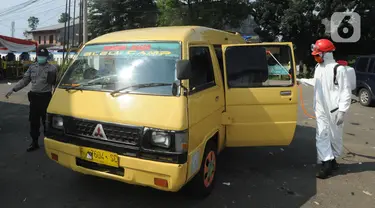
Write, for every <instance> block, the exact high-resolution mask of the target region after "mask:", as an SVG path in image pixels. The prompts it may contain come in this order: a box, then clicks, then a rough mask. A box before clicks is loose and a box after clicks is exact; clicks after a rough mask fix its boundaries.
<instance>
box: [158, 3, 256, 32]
mask: <svg viewBox="0 0 375 208" xmlns="http://www.w3.org/2000/svg"><path fill="white" fill-rule="evenodd" d="M157 6H158V9H159V17H158V23H159V24H161V25H181V24H184V25H200V26H206V27H212V28H217V29H224V28H225V27H226V26H230V27H239V26H240V23H241V22H242V21H243V20H245V19H246V18H247V17H248V13H249V10H248V9H249V7H248V6H249V4H248V1H246V0H231V1H228V0H204V1H202V0H159V1H158V4H157Z"/></svg>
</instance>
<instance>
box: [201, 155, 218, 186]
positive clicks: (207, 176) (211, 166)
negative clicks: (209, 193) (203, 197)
mask: <svg viewBox="0 0 375 208" xmlns="http://www.w3.org/2000/svg"><path fill="white" fill-rule="evenodd" d="M215 169H216V157H215V153H214V152H213V151H211V152H210V153H208V155H207V157H206V161H205V163H204V185H205V186H206V187H209V186H210V185H211V183H212V181H213V179H214V177H215Z"/></svg>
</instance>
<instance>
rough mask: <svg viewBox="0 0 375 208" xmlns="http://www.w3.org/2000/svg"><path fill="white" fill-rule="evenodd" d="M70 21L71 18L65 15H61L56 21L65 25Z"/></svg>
mask: <svg viewBox="0 0 375 208" xmlns="http://www.w3.org/2000/svg"><path fill="white" fill-rule="evenodd" d="M70 19H71V17H70V16H69V15H68V14H67V13H61V15H60V18H59V20H57V21H58V22H59V23H65V22H68V21H69V20H70Z"/></svg>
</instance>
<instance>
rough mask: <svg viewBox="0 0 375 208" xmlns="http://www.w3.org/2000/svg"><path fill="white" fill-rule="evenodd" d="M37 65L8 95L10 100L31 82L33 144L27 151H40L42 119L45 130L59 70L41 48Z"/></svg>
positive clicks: (30, 114) (32, 67) (34, 65)
mask: <svg viewBox="0 0 375 208" xmlns="http://www.w3.org/2000/svg"><path fill="white" fill-rule="evenodd" d="M36 55H37V60H38V61H37V63H34V64H32V65H30V67H29V69H28V70H27V71H26V72H25V74H24V76H23V78H22V79H21V80H20V81H19V82H18V83H17V84H16V85H15V86H14V87H13V88H12V89H11V90H10V91H9V92H8V93H7V94H6V96H5V97H6V98H9V97H10V96H11V95H12V94H13V93H14V92H18V91H19V90H21V89H23V88H24V87H26V86H27V85H28V84H29V83H30V82H31V91H30V92H29V93H28V99H29V102H30V112H29V122H30V135H31V138H32V142H31V144H30V146H29V147H28V148H27V151H28V152H30V151H34V150H37V149H39V144H38V139H39V136H40V131H39V130H40V120H41V119H42V123H43V127H44V130H45V122H46V112H47V107H48V104H49V102H50V100H51V98H52V87H53V86H55V85H56V79H57V69H56V67H55V66H53V65H51V64H49V63H48V62H47V59H48V55H49V53H48V50H47V49H46V48H43V47H40V48H38V49H37V53H36Z"/></svg>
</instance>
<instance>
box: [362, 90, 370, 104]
mask: <svg viewBox="0 0 375 208" xmlns="http://www.w3.org/2000/svg"><path fill="white" fill-rule="evenodd" d="M360 97H361V98H360V99H361V102H362V103H367V102H368V98H369V95H368V92H367V91H362V93H361V96H360Z"/></svg>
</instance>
